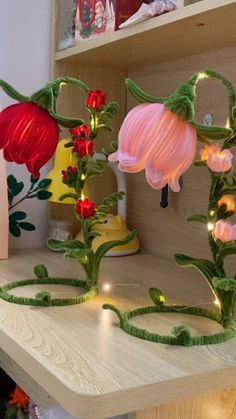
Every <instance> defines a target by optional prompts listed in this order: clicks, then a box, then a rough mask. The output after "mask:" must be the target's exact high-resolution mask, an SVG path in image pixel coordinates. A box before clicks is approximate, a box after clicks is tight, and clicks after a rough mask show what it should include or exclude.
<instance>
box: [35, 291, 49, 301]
mask: <svg viewBox="0 0 236 419" xmlns="http://www.w3.org/2000/svg"><path fill="white" fill-rule="evenodd" d="M35 298H36V300H40V301H46V302H49V301H51V299H52V297H51V294H50V292H48V291H40V292H38V293H37V294H35Z"/></svg>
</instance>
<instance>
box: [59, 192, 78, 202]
mask: <svg viewBox="0 0 236 419" xmlns="http://www.w3.org/2000/svg"><path fill="white" fill-rule="evenodd" d="M67 198H72V199H74V200H75V201H77V199H78V196H77V195H76V194H75V193H69V192H68V193H64V194H63V195H61V196H60V197H59V201H64V200H65V199H67Z"/></svg>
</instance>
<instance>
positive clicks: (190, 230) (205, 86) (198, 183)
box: [127, 47, 236, 273]
mask: <svg viewBox="0 0 236 419" xmlns="http://www.w3.org/2000/svg"><path fill="white" fill-rule="evenodd" d="M206 68H212V69H214V70H216V71H219V72H221V73H222V74H224V75H225V76H226V77H227V78H228V79H229V80H231V81H232V82H233V84H234V85H235V86H236V73H235V68H236V48H235V47H234V48H224V49H218V50H215V51H212V52H209V53H204V54H201V55H195V56H191V57H188V58H182V59H181V60H174V61H169V62H166V63H162V64H159V65H153V66H150V67H145V68H143V69H141V70H140V69H137V70H134V71H131V72H129V74H128V76H129V77H130V78H132V79H134V81H136V82H137V83H138V84H139V85H140V86H141V87H142V88H143V89H144V90H146V91H148V92H152V93H153V94H156V95H157V96H167V95H169V94H170V93H171V92H173V91H174V90H175V89H176V87H177V86H178V85H179V84H181V83H182V82H184V81H185V80H187V79H188V78H189V77H190V75H191V74H192V73H194V72H196V71H201V70H203V69H206ZM196 105H197V106H196V109H197V111H196V118H197V120H199V121H201V122H202V121H203V117H204V115H205V114H206V113H211V114H212V115H213V118H214V123H215V124H224V123H225V121H226V118H227V96H226V91H225V89H224V87H223V86H222V85H221V84H220V83H219V82H217V81H212V80H204V81H202V82H201V83H199V87H198V89H197V104H196ZM133 106H135V102H134V101H133V100H132V99H131V97H130V95H129V96H128V109H130V108H131V107H133ZM201 147H202V146H201ZM198 158H199V154H198V153H197V155H196V159H198ZM234 162H235V161H234ZM127 181H128V193H127V197H128V224H129V226H130V227H132V228H137V229H138V232H139V238H140V242H141V246H142V247H143V248H144V249H145V250H147V251H148V252H152V253H158V254H161V255H164V256H166V257H172V255H173V254H174V253H186V254H188V255H191V256H196V257H203V256H208V255H209V250H208V242H207V237H206V228H205V226H204V225H199V224H198V223H188V222H187V221H186V218H187V217H188V216H190V215H192V214H194V213H203V214H204V213H206V211H207V205H208V193H209V185H210V183H209V182H210V176H209V174H208V172H207V170H206V169H205V168H199V167H191V168H190V170H188V171H187V172H186V173H185V174H184V176H183V187H182V189H181V192H180V193H173V192H170V194H169V207H168V208H166V209H162V208H160V206H159V203H160V196H161V194H160V192H159V191H155V190H153V189H152V188H151V187H149V186H148V184H147V182H146V179H145V175H144V173H139V174H132V175H128V176H127ZM229 268H230V270H232V273H235V258H232V259H230V261H229Z"/></svg>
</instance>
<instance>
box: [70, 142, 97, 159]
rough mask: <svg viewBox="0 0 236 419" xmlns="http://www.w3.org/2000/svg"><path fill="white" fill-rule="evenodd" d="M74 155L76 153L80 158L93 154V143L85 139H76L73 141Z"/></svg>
mask: <svg viewBox="0 0 236 419" xmlns="http://www.w3.org/2000/svg"><path fill="white" fill-rule="evenodd" d="M73 151H74V153H78V154H79V156H80V157H84V156H86V155H88V154H90V155H92V154H93V141H92V140H89V141H87V140H85V139H77V140H75V141H74V150H73Z"/></svg>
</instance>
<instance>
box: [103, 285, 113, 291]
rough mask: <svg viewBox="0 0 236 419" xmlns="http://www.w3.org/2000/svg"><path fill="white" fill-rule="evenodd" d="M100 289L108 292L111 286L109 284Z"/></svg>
mask: <svg viewBox="0 0 236 419" xmlns="http://www.w3.org/2000/svg"><path fill="white" fill-rule="evenodd" d="M102 288H103V290H104V291H110V289H111V285H110V284H104V285H103V287H102Z"/></svg>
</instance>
